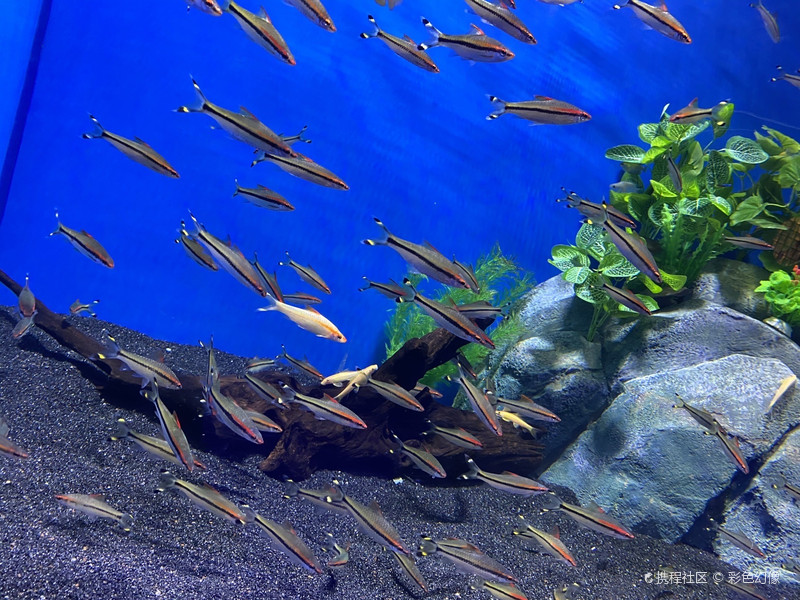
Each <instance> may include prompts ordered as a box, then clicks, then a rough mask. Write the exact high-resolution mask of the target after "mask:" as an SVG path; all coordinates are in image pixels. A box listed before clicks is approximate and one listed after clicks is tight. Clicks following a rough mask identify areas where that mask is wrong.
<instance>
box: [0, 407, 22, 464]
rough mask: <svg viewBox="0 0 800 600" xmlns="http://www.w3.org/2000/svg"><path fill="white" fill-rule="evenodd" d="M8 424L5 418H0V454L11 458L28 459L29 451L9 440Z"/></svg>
mask: <svg viewBox="0 0 800 600" xmlns="http://www.w3.org/2000/svg"><path fill="white" fill-rule="evenodd" d="M8 432H9V428H8V423H6V420H5V419H4V418H3V417H0V454H5V455H6V456H11V457H14V458H28V451H27V450H24V449H23V448H21V447H19V446H17V445H16V444H15V443H14V442H12V441H11V440H10V439H8Z"/></svg>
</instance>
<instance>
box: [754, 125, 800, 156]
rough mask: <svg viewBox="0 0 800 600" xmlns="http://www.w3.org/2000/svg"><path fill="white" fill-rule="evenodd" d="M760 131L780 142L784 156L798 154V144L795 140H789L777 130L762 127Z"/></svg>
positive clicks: (799, 143)
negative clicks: (784, 152)
mask: <svg viewBox="0 0 800 600" xmlns="http://www.w3.org/2000/svg"><path fill="white" fill-rule="evenodd" d="M762 129H763V130H764V131H766V132H767V133H769V134H770V135H771V136H772V137H774V138H775V139H776V140H778V141H779V142H780V144H781V147H782V148H783V149H784V151H786V154H798V153H800V142H798V141H797V140H795V139H792V138H790V137H789V136H788V135H785V134H783V133H781V132H780V131H778V130H777V129H771V128H769V127H767V126H766V125H764V126H763V127H762Z"/></svg>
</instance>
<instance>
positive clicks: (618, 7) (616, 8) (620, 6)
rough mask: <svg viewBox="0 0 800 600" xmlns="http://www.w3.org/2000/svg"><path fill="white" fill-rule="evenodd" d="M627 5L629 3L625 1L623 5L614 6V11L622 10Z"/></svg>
mask: <svg viewBox="0 0 800 600" xmlns="http://www.w3.org/2000/svg"><path fill="white" fill-rule="evenodd" d="M628 4H630V3H629V2H627V0H626V2H625V4H615V5H614V10H619V9H620V8H624V7H626V6H628Z"/></svg>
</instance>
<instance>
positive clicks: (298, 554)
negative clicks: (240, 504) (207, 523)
mask: <svg viewBox="0 0 800 600" xmlns="http://www.w3.org/2000/svg"><path fill="white" fill-rule="evenodd" d="M244 513H245V518H246V519H247V521H248V522H250V523H253V524H254V525H255V526H256V527H258V531H259V533H260V534H261V535H263V536H264V537H265V538H267V540H269V545H270V547H271V548H272V549H273V550H276V551H278V552H283V553H284V554H285V555H286V556H288V557H289V560H290V561H291V562H293V563H294V564H296V565H298V566H300V567H303V568H304V569H306V570H308V571H311V572H312V573H319V574H321V573H322V567H321V566H320V564H319V561H318V560H317V557H316V556H314V553H313V552H312V551H311V549H310V548H309V547H308V546H307V545H306V543H305V542H304V541H303V540H301V539H300V538H299V537H298V536H297V532H296V531H295V530H294V527H292V524H291V523H290V522H289V521H284V522H283V524H282V525H281V524H278V523H276V522H275V521H272V520H270V519H267V518H265V517H262V516H261V515H259V514H257V513H255V512H253V511H252V510H251V509H250V508H249V507H248V508H245V509H244Z"/></svg>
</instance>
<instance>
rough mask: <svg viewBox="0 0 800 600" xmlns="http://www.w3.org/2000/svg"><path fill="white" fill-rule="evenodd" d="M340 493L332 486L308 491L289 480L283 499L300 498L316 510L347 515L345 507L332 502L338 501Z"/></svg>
mask: <svg viewBox="0 0 800 600" xmlns="http://www.w3.org/2000/svg"><path fill="white" fill-rule="evenodd" d="M340 494H341V491H340V490H337V489H336V488H334V487H333V486H328V487H326V488H323V489H321V490H309V489H304V488H301V487H300V486H298V485H297V484H296V483H295V482H294V481H292V480H291V479H290V480H288V481H287V487H286V493H285V494H284V497H285V498H302V499H304V500H308V501H309V502H311V504H313V505H314V506H316V507H318V508H324V509H325V510H329V511H331V512H335V513H339V514H342V515H346V514H349V511H348V510H347V508H346V507H344V506H342V505H341V504H336V503H334V500H339V497H340Z"/></svg>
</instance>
